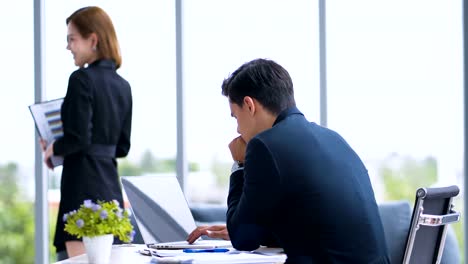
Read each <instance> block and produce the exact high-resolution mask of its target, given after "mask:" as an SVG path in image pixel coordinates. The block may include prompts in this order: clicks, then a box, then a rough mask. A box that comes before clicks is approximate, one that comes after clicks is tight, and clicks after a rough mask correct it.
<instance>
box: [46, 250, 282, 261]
mask: <svg viewBox="0 0 468 264" xmlns="http://www.w3.org/2000/svg"><path fill="white" fill-rule="evenodd" d="M142 248H146V246H145V245H114V246H113V247H112V251H111V259H110V261H109V264H110V263H112V264H148V263H150V261H151V257H149V256H143V255H141V254H140V253H138V252H137V251H138V250H139V249H142ZM197 254H198V253H197ZM210 254H212V253H210ZM214 254H218V253H214ZM251 255H252V256H255V257H259V256H260V255H257V254H251ZM232 257H233V258H234V259H233V262H235V263H252V262H250V261H249V262H244V261H245V260H244V261H243V262H239V261H238V260H237V261H235V257H236V256H235V255H232ZM285 257H286V256H284V255H283V258H282V259H283V261H284V259H285ZM270 260H271V259H270ZM270 260H268V262H266V261H265V260H263V261H261V262H258V263H264V264H265V263H272V262H269V261H270ZM276 261H278V259H276V260H275V262H276ZM275 262H273V264H281V263H283V262H282V261H281V262H279V263H277V262H276V263H275ZM194 263H205V261H200V260H195V261H194ZM209 263H213V262H212V261H210V262H209ZM223 263H227V262H225V259H224V260H223ZM55 264H88V257H87V256H86V254H83V255H80V256H76V257H73V258H69V259H66V260H62V261H59V262H56V263H55Z"/></svg>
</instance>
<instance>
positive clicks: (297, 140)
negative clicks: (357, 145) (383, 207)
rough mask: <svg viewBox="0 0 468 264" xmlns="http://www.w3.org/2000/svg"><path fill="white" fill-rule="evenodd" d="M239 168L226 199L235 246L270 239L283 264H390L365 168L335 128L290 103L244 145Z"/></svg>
mask: <svg viewBox="0 0 468 264" xmlns="http://www.w3.org/2000/svg"><path fill="white" fill-rule="evenodd" d="M244 165H245V167H244V170H238V171H235V172H234V173H233V174H232V175H231V179H230V190H229V196H228V212H227V227H228V231H229V236H230V238H231V242H232V244H233V246H234V247H235V248H237V249H239V250H253V249H256V248H257V247H258V246H260V245H268V244H269V243H271V241H272V238H273V239H274V240H276V242H277V243H279V246H281V247H283V248H284V251H285V253H286V254H287V256H288V260H287V263H359V264H362V263H389V259H388V255H387V250H386V244H385V237H384V231H383V227H382V222H381V220H380V216H379V212H378V207H377V204H376V201H375V198H374V192H373V190H372V186H371V183H370V180H369V176H368V174H367V170H366V168H365V166H364V164H363V163H362V162H361V160H360V158H359V157H358V155H357V154H356V153H355V152H354V151H353V149H352V148H351V147H350V146H349V145H348V144H347V143H346V141H345V140H344V139H343V138H342V137H341V136H340V135H338V134H337V133H336V132H334V131H332V130H330V129H327V128H324V127H321V126H319V125H317V124H315V123H310V122H308V121H307V120H306V119H305V118H304V116H303V114H302V113H301V112H300V111H299V110H298V109H297V108H296V107H293V108H290V109H288V110H285V111H283V112H282V113H281V114H280V115H279V116H278V118H277V120H276V122H275V123H274V125H273V127H272V128H271V129H268V130H266V131H264V132H262V133H259V134H258V135H256V136H255V137H254V138H252V139H251V140H250V141H249V142H248V144H247V150H246V157H245V163H244Z"/></svg>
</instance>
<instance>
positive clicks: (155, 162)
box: [0, 151, 464, 264]
mask: <svg viewBox="0 0 468 264" xmlns="http://www.w3.org/2000/svg"><path fill="white" fill-rule="evenodd" d="M230 165H231V164H228V163H223V162H220V161H218V160H216V159H215V160H213V162H212V166H211V172H212V173H213V175H215V178H216V179H215V181H216V183H217V184H218V185H219V186H221V187H223V188H227V186H228V182H229V170H230ZM189 166H190V168H189V170H190V171H192V172H194V171H198V170H199V165H198V164H195V163H190V165H189ZM174 171H175V159H157V158H156V157H154V156H153V155H152V153H151V152H150V151H147V152H145V153H144V155H142V158H141V159H140V161H139V162H137V163H132V162H131V161H129V160H126V159H122V160H119V173H120V175H125V176H136V175H143V174H151V173H160V172H174ZM17 174H18V168H17V165H16V164H14V163H8V164H5V165H3V164H0V184H2V188H1V189H0V232H2V238H3V239H2V240H1V241H0V263H2V264H3V263H5V264H10V263H18V264H21V263H32V262H33V260H34V247H32V246H31V245H34V204H33V203H32V202H31V201H27V200H26V199H25V198H24V197H26V195H25V194H24V193H22V192H21V190H20V189H19V188H18V185H17V177H18V175H17ZM379 177H380V178H381V180H382V182H383V184H384V194H383V195H384V200H388V201H391V200H407V201H409V202H410V203H411V204H412V205H413V203H414V199H415V193H416V190H417V189H418V188H419V187H430V186H432V185H433V184H434V183H436V181H437V161H436V160H435V159H434V158H431V157H428V158H426V159H423V160H416V159H413V158H411V157H399V156H397V155H391V156H389V158H388V159H386V160H383V161H382V162H381V164H380V166H379ZM54 182H57V181H56V180H50V181H49V185H50V186H49V188H58V186H56V185H57V184H56V183H54ZM454 203H455V207H456V210H457V211H460V212H461V213H462V217H463V215H464V214H463V208H462V205H463V204H462V203H463V199H462V197H460V195H459V197H457V198H456V199H455V201H454ZM57 210H58V208H56V206H55V207H51V208H50V210H49V234H50V239H49V246H50V262H55V260H56V256H55V248H54V247H53V245H52V241H53V235H54V232H55V221H56V219H57ZM462 219H463V218H462ZM451 227H452V228H453V229H454V231H455V233H456V236H457V239H458V243H459V248H460V252H461V258H462V262H461V263H464V254H463V250H462V249H463V248H464V241H463V225H462V222H459V223H456V224H452V225H451Z"/></svg>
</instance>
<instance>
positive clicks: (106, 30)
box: [66, 6, 122, 69]
mask: <svg viewBox="0 0 468 264" xmlns="http://www.w3.org/2000/svg"><path fill="white" fill-rule="evenodd" d="M66 23H67V25H68V24H69V23H73V25H74V26H75V27H76V28H77V30H78V32H79V33H80V35H81V36H82V37H83V38H88V37H89V36H90V35H91V34H92V33H95V34H96V35H97V38H98V43H97V46H96V52H97V53H98V58H99V59H110V60H113V61H114V62H115V65H116V67H117V69H118V68H120V66H121V65H122V57H121V55H120V47H119V42H118V40H117V34H116V33H115V29H114V25H113V24H112V20H111V19H110V17H109V15H107V13H106V12H104V10H102V9H101V8H100V7H97V6H88V7H83V8H80V9H78V10H76V11H75V12H74V13H73V14H71V15H70V16H69V17H68V18H67V20H66Z"/></svg>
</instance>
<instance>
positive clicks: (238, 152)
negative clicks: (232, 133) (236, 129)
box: [229, 136, 247, 163]
mask: <svg viewBox="0 0 468 264" xmlns="http://www.w3.org/2000/svg"><path fill="white" fill-rule="evenodd" d="M246 148H247V143H245V140H244V139H243V138H242V137H241V136H238V137H236V138H235V139H233V140H232V141H231V143H229V150H230V151H231V155H232V158H233V159H234V161H237V162H241V163H244V160H245V149H246Z"/></svg>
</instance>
